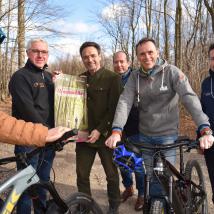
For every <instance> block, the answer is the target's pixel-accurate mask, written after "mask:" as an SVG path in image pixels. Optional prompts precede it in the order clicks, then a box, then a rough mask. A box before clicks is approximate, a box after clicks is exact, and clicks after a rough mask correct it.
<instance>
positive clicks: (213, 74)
mask: <svg viewBox="0 0 214 214" xmlns="http://www.w3.org/2000/svg"><path fill="white" fill-rule="evenodd" d="M209 73H210V76H211V77H212V78H214V71H212V70H211V69H210V70H209Z"/></svg>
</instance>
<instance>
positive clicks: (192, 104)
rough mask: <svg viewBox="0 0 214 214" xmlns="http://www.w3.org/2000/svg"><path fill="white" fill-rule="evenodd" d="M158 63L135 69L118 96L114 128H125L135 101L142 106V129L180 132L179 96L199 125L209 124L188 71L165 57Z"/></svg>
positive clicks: (149, 132)
mask: <svg viewBox="0 0 214 214" xmlns="http://www.w3.org/2000/svg"><path fill="white" fill-rule="evenodd" d="M159 61H161V62H162V63H160V65H155V66H154V68H153V70H152V72H151V74H150V75H147V74H146V73H143V72H142V70H141V69H138V70H135V71H133V72H132V74H131V75H130V77H129V80H128V82H127V83H126V85H125V88H124V90H123V92H122V94H121V96H120V98H119V101H118V104H117V108H116V112H115V116H114V121H113V125H112V126H113V128H114V127H117V128H121V129H123V127H124V125H125V124H126V120H127V117H128V115H129V112H130V109H131V107H132V105H133V103H134V102H135V101H136V100H135V99H137V102H138V107H139V117H140V118H139V119H140V122H139V130H140V133H143V134H144V135H147V136H166V135H174V134H178V127H179V108H178V101H179V97H180V99H181V102H182V103H183V105H184V106H185V108H186V109H187V110H188V112H189V113H190V114H191V116H192V118H193V120H194V122H195V123H196V125H197V126H200V125H202V124H207V125H209V122H208V117H207V116H206V115H205V114H204V113H203V111H202V108H201V104H200V101H199V98H198V96H197V95H196V94H195V92H194V91H193V90H192V88H191V86H190V84H189V81H188V79H187V77H186V76H185V74H184V73H183V72H182V71H181V70H179V69H178V68H177V67H175V66H173V65H170V64H168V63H167V62H166V61H165V60H159Z"/></svg>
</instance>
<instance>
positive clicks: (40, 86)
mask: <svg viewBox="0 0 214 214" xmlns="http://www.w3.org/2000/svg"><path fill="white" fill-rule="evenodd" d="M33 87H34V88H44V87H45V84H44V83H43V82H35V83H34V84H33Z"/></svg>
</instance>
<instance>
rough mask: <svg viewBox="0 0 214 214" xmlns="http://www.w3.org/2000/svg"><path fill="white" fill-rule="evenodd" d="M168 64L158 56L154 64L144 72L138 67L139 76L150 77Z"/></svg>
mask: <svg viewBox="0 0 214 214" xmlns="http://www.w3.org/2000/svg"><path fill="white" fill-rule="evenodd" d="M167 65H168V63H167V61H166V60H165V59H161V58H158V60H157V63H156V65H155V66H154V67H153V68H152V69H151V70H149V71H148V72H144V71H143V70H142V68H140V69H139V75H140V76H141V77H144V78H145V77H152V76H154V75H156V74H157V73H159V72H160V71H162V70H163V69H164V68H165V67H166V66H167Z"/></svg>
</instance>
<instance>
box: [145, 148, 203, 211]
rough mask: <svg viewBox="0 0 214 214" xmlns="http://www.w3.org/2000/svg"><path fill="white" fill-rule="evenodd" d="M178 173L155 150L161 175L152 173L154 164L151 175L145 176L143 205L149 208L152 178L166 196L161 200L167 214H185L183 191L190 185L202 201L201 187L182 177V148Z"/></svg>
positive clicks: (185, 201)
mask: <svg viewBox="0 0 214 214" xmlns="http://www.w3.org/2000/svg"><path fill="white" fill-rule="evenodd" d="M179 149H180V172H179V171H178V170H177V169H176V168H175V167H174V166H173V165H172V164H171V163H170V162H169V161H168V160H166V158H165V156H164V154H162V152H161V149H160V150H159V149H157V150H156V153H155V156H154V158H155V157H160V158H161V160H162V163H163V168H164V170H163V172H162V173H158V171H157V173H154V171H155V166H154V165H155V163H154V165H153V175H145V182H146V184H145V195H144V197H145V205H146V206H149V201H150V200H151V198H152V196H150V194H149V189H150V181H151V178H152V176H156V177H157V179H158V180H159V181H160V184H161V186H162V187H163V188H164V191H165V192H166V193H167V194H166V196H162V198H164V199H165V201H166V205H167V206H166V207H167V210H168V213H169V214H173V213H179V214H185V213H186V209H188V207H187V205H186V203H187V194H186V192H187V191H185V190H186V189H187V188H189V186H190V185H193V186H194V187H195V188H197V189H198V190H199V192H200V196H201V197H202V199H204V198H205V197H206V193H205V191H204V190H203V189H202V187H201V186H199V185H197V184H196V183H194V182H193V181H190V180H187V179H186V178H185V175H184V160H183V155H184V154H183V153H184V152H183V148H182V146H180V148H179Z"/></svg>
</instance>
